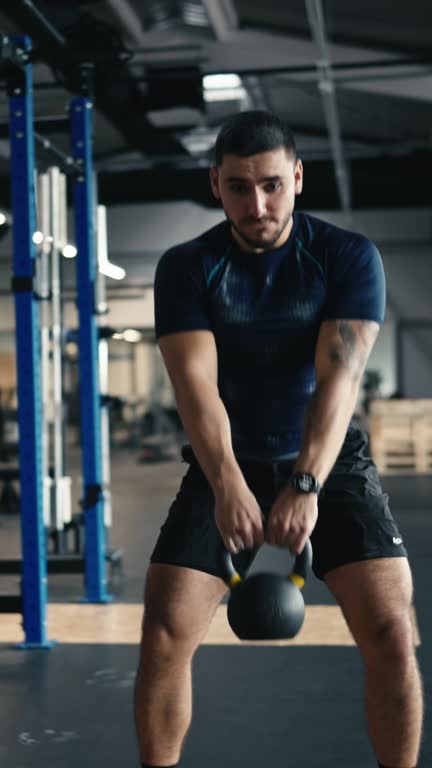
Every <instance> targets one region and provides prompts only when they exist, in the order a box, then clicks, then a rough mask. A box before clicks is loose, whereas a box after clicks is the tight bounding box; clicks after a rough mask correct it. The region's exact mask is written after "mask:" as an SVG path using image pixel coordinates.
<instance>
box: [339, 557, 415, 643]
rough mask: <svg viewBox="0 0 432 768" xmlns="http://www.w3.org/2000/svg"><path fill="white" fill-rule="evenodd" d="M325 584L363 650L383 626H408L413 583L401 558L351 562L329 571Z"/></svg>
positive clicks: (408, 569)
mask: <svg viewBox="0 0 432 768" xmlns="http://www.w3.org/2000/svg"><path fill="white" fill-rule="evenodd" d="M325 582H326V584H327V585H328V586H329V588H330V590H331V592H332V593H333V595H334V596H335V598H336V600H337V602H338V603H339V605H340V607H341V609H342V612H343V614H344V616H345V619H346V622H347V624H348V626H349V628H350V630H351V632H352V634H353V636H354V639H355V640H356V642H357V644H358V645H359V646H360V648H362V649H367V648H368V647H369V646H370V643H371V642H373V640H374V639H376V638H377V637H379V635H380V634H381V633H382V631H383V630H384V629H385V628H386V627H390V626H392V625H395V624H399V625H400V624H402V625H403V624H405V626H408V625H410V624H411V616H410V614H411V607H412V599H413V584H412V576H411V570H410V566H409V563H408V560H407V559H406V558H404V557H395V558H382V559H376V560H366V561H364V562H359V563H350V564H349V565H344V566H341V567H340V568H335V569H334V570H332V571H329V572H328V573H327V574H326V575H325Z"/></svg>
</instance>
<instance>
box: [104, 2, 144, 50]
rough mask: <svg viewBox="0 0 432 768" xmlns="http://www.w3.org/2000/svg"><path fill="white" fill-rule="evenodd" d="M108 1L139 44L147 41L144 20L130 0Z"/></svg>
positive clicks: (132, 37)
mask: <svg viewBox="0 0 432 768" xmlns="http://www.w3.org/2000/svg"><path fill="white" fill-rule="evenodd" d="M107 2H108V5H109V6H110V8H111V10H112V11H113V13H115V15H116V16H117V18H118V20H119V21H120V23H121V25H122V26H123V29H124V30H125V31H126V32H127V34H128V35H129V36H130V38H131V39H132V40H133V41H134V42H135V43H136V44H137V45H142V44H143V43H144V41H145V33H144V29H143V26H142V21H141V19H140V17H139V16H138V14H137V12H136V11H135V9H134V8H133V7H132V5H131V4H130V3H129V2H128V0H107Z"/></svg>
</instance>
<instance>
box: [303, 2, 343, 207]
mask: <svg viewBox="0 0 432 768" xmlns="http://www.w3.org/2000/svg"><path fill="white" fill-rule="evenodd" d="M305 4H306V12H307V17H308V20H309V26H310V28H311V31H312V37H313V39H314V41H315V43H316V45H317V46H318V49H319V52H320V60H319V61H318V64H317V67H318V72H319V81H318V88H319V90H320V92H321V96H322V101H323V108H324V115H325V120H326V124H327V130H328V132H329V136H330V145H331V149H332V154H333V161H334V165H335V176H336V183H337V187H338V192H339V199H340V202H341V207H342V210H343V211H345V213H350V211H351V182H350V178H349V171H348V167H347V164H346V162H345V157H344V152H343V145H342V138H341V130H340V124H339V112H338V107H337V102H336V95H335V89H334V82H333V75H332V68H331V58H330V51H329V47H328V43H327V35H326V32H325V25H324V14H323V9H322V3H321V0H305Z"/></svg>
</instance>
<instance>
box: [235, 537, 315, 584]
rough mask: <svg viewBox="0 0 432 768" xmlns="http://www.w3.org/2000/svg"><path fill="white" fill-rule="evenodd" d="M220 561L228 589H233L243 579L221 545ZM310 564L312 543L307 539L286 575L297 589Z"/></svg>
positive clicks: (303, 580)
mask: <svg viewBox="0 0 432 768" xmlns="http://www.w3.org/2000/svg"><path fill="white" fill-rule="evenodd" d="M222 563H223V567H224V571H225V575H224V581H225V583H226V584H227V586H228V587H229V588H230V589H234V587H236V586H237V584H240V583H241V582H242V581H243V579H242V577H241V576H240V574H239V573H238V571H236V569H235V567H234V564H233V561H232V557H231V553H230V552H228V551H227V549H225V547H224V546H223V552H222ZM311 566H312V544H311V543H310V540H309V539H307V541H306V544H305V546H304V548H303V551H302V552H300V554H299V555H297V557H296V559H295V563H294V566H293V569H292V571H291V573H290V574H289V575H288V579H289V580H290V581H291V582H292V583H293V584H295V585H296V586H297V587H299V589H302V588H303V586H304V583H305V581H306V576H307V573H308V571H309V569H310V568H311Z"/></svg>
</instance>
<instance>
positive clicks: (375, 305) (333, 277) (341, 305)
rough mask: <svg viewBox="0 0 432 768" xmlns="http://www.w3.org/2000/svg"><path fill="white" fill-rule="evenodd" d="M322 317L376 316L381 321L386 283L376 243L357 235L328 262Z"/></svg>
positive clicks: (368, 318)
mask: <svg viewBox="0 0 432 768" xmlns="http://www.w3.org/2000/svg"><path fill="white" fill-rule="evenodd" d="M331 262H332V259H331V256H330V257H329V273H328V295H327V301H326V303H325V306H324V312H323V320H338V319H340V318H344V319H352V320H375V321H376V322H378V323H380V324H381V323H383V322H384V315H385V304H386V285H385V274H384V267H383V263H382V259H381V255H380V253H379V251H378V249H377V247H376V246H375V245H374V244H373V243H372V242H371V241H370V240H367V238H363V237H360V236H359V237H357V238H356V239H355V241H354V242H351V243H350V244H349V246H348V247H347V248H344V249H343V252H341V253H340V254H338V256H337V257H336V258H335V259H334V263H331Z"/></svg>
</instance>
